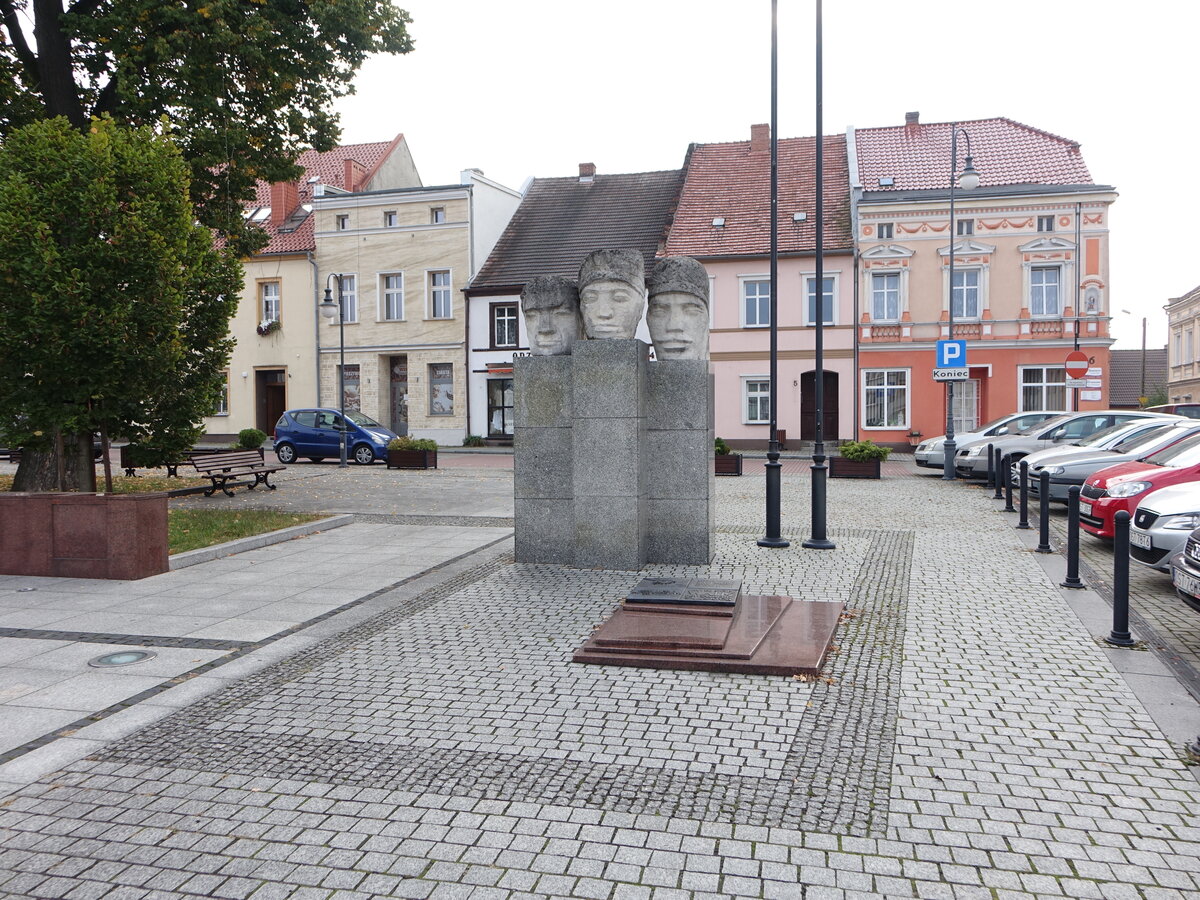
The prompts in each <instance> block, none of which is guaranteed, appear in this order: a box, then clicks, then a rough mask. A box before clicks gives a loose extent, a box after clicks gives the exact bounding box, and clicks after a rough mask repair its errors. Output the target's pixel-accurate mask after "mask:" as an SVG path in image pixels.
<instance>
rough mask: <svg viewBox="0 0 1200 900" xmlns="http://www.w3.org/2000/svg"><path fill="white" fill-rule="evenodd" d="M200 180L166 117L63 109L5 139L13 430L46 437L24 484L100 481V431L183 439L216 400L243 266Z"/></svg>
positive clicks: (1, 416)
mask: <svg viewBox="0 0 1200 900" xmlns="http://www.w3.org/2000/svg"><path fill="white" fill-rule="evenodd" d="M188 181H189V173H188V166H187V164H186V162H185V161H184V159H183V156H182V154H181V153H180V152H179V149H178V148H177V147H176V146H175V145H174V142H173V140H172V139H171V138H170V137H169V136H167V135H164V134H162V133H160V132H156V131H155V130H154V129H152V128H126V127H121V126H118V125H116V124H115V123H114V122H112V121H111V120H109V119H104V120H97V121H95V122H94V123H93V125H92V127H91V128H90V129H89V130H88V131H86V132H80V131H78V130H76V129H75V128H73V127H72V125H71V124H70V123H69V122H68V121H67V120H66V119H63V118H58V119H52V120H48V121H44V122H37V123H34V124H32V125H27V126H25V127H23V128H20V129H16V130H14V131H13V132H11V133H10V134H9V135H8V136H7V138H6V139H5V141H4V144H3V147H2V148H0V286H2V288H3V289H2V290H0V431H3V432H5V433H6V434H7V435H8V437H9V439H10V440H13V441H15V442H16V443H19V444H20V445H22V446H24V447H28V448H30V449H31V450H32V451H34V452H32V453H29V454H26V457H25V458H23V459H22V464H21V468H20V469H18V471H17V480H16V483H15V484H14V486H13V487H14V489H15V490H37V489H42V490H44V489H47V488H51V487H53V486H56V487H57V488H58V489H59V490H62V489H64V488H72V487H78V488H79V489H81V490H94V489H95V475H94V473H95V469H94V467H93V466H92V464H91V433H92V432H94V431H100V432H104V433H107V434H115V435H120V436H123V437H127V438H129V439H131V440H134V441H138V442H141V443H146V444H149V445H152V446H154V447H156V448H160V449H162V450H163V451H165V452H177V451H180V450H182V449H183V448H184V447H187V446H190V444H191V443H192V441H194V440H195V438H196V436H197V431H198V429H197V426H196V423H197V422H199V421H200V420H201V418H202V417H203V416H205V415H207V414H208V413H209V412H211V410H212V409H213V408H214V406H215V404H216V399H217V392H218V391H219V390H220V387H221V383H222V376H221V370H222V368H223V367H224V366H225V365H226V364H227V362H228V359H229V351H230V349H231V341H230V339H229V337H228V327H229V317H230V316H231V315H232V313H233V311H234V309H235V308H236V303H237V295H238V291H239V290H240V287H241V266H240V264H239V263H238V261H237V259H236V258H234V257H233V256H232V255H231V254H230V253H228V252H224V251H223V250H221V249H218V248H217V247H215V246H214V239H213V234H212V232H211V231H210V230H209V229H208V228H206V227H204V226H203V225H200V224H198V223H197V222H196V221H195V217H194V214H193V210H192V205H191V203H190V201H189V198H188ZM38 451H41V452H40V453H39V452H38ZM27 459H28V460H31V464H30V466H28V467H27V466H26V460H27ZM51 467H55V468H57V471H50V469H51Z"/></svg>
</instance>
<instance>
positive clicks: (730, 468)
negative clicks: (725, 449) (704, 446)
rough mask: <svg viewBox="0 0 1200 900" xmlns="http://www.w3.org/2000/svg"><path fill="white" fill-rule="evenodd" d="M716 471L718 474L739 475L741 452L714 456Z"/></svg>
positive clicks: (740, 471) (740, 472)
mask: <svg viewBox="0 0 1200 900" xmlns="http://www.w3.org/2000/svg"><path fill="white" fill-rule="evenodd" d="M713 459H714V460H715V465H716V473H717V474H718V475H741V474H742V454H740V453H726V454H725V455H724V456H714V457H713Z"/></svg>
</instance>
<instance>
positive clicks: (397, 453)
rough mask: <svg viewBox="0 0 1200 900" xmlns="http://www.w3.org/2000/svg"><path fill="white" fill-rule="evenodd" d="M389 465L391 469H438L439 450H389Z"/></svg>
mask: <svg viewBox="0 0 1200 900" xmlns="http://www.w3.org/2000/svg"><path fill="white" fill-rule="evenodd" d="M387 467H388V468H389V469H436V468H437V451H436V450H389V451H388V452H387Z"/></svg>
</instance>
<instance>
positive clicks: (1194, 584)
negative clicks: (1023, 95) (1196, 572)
mask: <svg viewBox="0 0 1200 900" xmlns="http://www.w3.org/2000/svg"><path fill="white" fill-rule="evenodd" d="M1171 581H1172V583H1173V584H1174V585H1175V587H1177V588H1179V589H1180V590H1181V591H1183V592H1184V593H1185V594H1190V595H1191V596H1193V597H1200V578H1193V577H1192V576H1191V575H1189V574H1188V573H1187V572H1181V571H1179V569H1176V568H1175V567H1174V566H1172V567H1171Z"/></svg>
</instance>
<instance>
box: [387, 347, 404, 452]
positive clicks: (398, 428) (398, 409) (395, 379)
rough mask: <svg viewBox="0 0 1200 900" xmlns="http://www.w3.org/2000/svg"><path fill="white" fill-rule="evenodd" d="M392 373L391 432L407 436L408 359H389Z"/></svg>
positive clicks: (394, 357) (396, 357)
mask: <svg viewBox="0 0 1200 900" xmlns="http://www.w3.org/2000/svg"><path fill="white" fill-rule="evenodd" d="M390 368H391V372H392V404H391V422H390V426H391V429H392V431H394V432H396V434H399V435H406V434H408V357H407V356H393V357H392V358H391V365H390Z"/></svg>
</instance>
